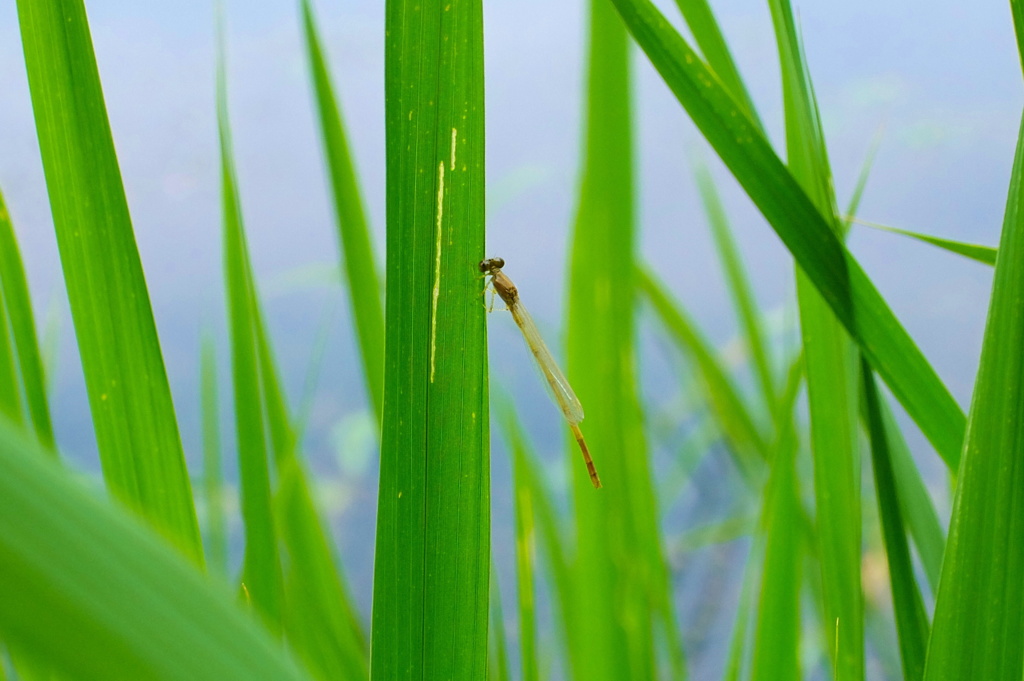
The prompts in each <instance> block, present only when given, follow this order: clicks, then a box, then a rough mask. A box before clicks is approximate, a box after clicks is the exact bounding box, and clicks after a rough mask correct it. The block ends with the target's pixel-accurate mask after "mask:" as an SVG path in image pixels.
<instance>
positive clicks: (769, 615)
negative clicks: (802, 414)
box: [730, 361, 807, 681]
mask: <svg viewBox="0 0 1024 681" xmlns="http://www.w3.org/2000/svg"><path fill="white" fill-rule="evenodd" d="M802 368H803V362H802V361H800V362H796V363H794V365H793V367H792V369H791V371H790V373H789V375H788V376H787V377H786V379H787V380H786V384H785V388H784V390H783V393H782V397H781V406H780V408H779V412H778V413H779V426H780V427H779V431H778V433H777V435H776V439H775V442H774V443H773V445H772V446H773V450H774V454H773V456H772V460H771V471H770V473H769V477H768V481H767V483H766V484H765V488H764V491H763V493H762V495H761V517H760V520H759V522H758V525H759V530H760V534H761V537H762V539H761V540H759V541H758V542H757V544H756V545H757V546H759V547H761V548H763V551H764V557H763V562H761V574H760V580H761V584H760V590H759V594H758V607H757V613H756V615H755V620H756V625H755V631H754V641H753V646H752V647H753V656H752V662H751V674H750V678H751V679H754V681H762V680H763V681H787V680H789V679H799V678H801V674H800V648H799V646H800V628H801V627H800V591H801V587H802V585H803V576H802V574H801V565H802V559H803V534H804V531H805V528H806V522H807V521H806V519H805V517H804V515H803V508H802V506H801V503H800V497H799V480H798V477H797V470H796V468H797V467H796V455H797V451H798V448H799V440H798V438H797V434H796V432H795V431H794V428H795V421H796V419H795V416H794V414H793V408H794V405H795V403H796V397H797V394H798V393H799V392H800V385H801V378H802V371H801V369H802ZM759 558H760V556H758V555H756V554H753V553H751V557H750V558H749V559H748V560H751V561H757V560H759ZM738 624H739V625H742V621H740V622H739V623H738ZM735 637H736V638H735V639H734V644H735V645H740V644H739V641H740V640H741V637H742V630H741V629H740V628H737V630H736V634H735ZM733 658H734V662H733V663H731V665H730V666H731V668H732V669H733V670H736V669H738V668H739V666H740V665H741V658H742V655H739V654H738V653H737V654H734V655H733Z"/></svg>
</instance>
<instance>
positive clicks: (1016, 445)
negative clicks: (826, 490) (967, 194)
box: [925, 121, 1024, 681]
mask: <svg viewBox="0 0 1024 681" xmlns="http://www.w3.org/2000/svg"><path fill="white" fill-rule="evenodd" d="M1022 299H1024V121H1022V126H1021V132H1020V133H1019V136H1018V141H1017V153H1016V157H1015V159H1014V163H1013V173H1012V175H1011V178H1010V190H1009V197H1008V198H1007V203H1006V214H1005V217H1004V221H1003V234H1002V237H1001V239H1000V242H999V257H998V258H997V260H996V269H995V276H994V279H993V282H992V299H991V302H990V303H989V311H988V321H987V322H986V325H985V337H984V340H983V342H982V349H981V362H980V365H979V367H978V377H977V379H976V381H975V384H974V396H973V398H972V400H971V412H970V419H969V421H968V424H969V425H968V429H967V441H966V442H965V443H964V456H963V461H962V463H961V465H960V471H959V475H958V484H957V488H956V496H955V497H954V500H953V515H952V518H951V520H950V528H949V539H948V540H947V543H946V554H945V557H944V559H943V562H942V578H941V580H940V582H939V592H938V595H937V596H936V599H935V619H934V623H933V628H932V636H931V640H930V641H929V644H928V662H927V668H926V671H925V678H926V679H928V681H940V680H945V679H1019V678H1020V677H1021V675H1022V673H1024V648H1022V647H1021V641H1022V640H1024V580H1021V578H1020V576H1021V575H1022V574H1024V542H1021V541H1020V538H1021V537H1022V536H1024V514H1022V513H1021V512H1020V509H1021V508H1022V505H1024V466H1022V465H1021V460H1022V457H1024V420H1022V419H1021V414H1024V353H1022V352H1021V348H1022V347H1024V305H1022V304H1021V300H1022Z"/></svg>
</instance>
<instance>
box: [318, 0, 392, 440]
mask: <svg viewBox="0 0 1024 681" xmlns="http://www.w3.org/2000/svg"><path fill="white" fill-rule="evenodd" d="M302 20H303V28H304V29H305V38H306V48H307V50H308V54H309V65H310V70H311V71H312V75H313V85H314V90H315V92H316V102H317V109H318V112H319V117H320V132H321V134H322V140H323V147H324V156H325V157H326V159H327V167H328V170H329V171H330V178H331V190H332V193H333V196H334V210H335V214H336V217H337V220H338V235H339V238H340V241H341V247H342V248H341V251H342V261H343V263H344V272H345V275H346V279H347V283H348V295H349V303H350V308H351V310H352V317H353V319H354V320H355V328H356V333H357V336H358V339H359V349H360V352H361V353H362V360H363V375H364V376H365V378H366V385H367V390H368V392H369V398H370V403H371V406H372V407H373V411H374V413H375V414H376V415H377V421H378V423H379V422H380V417H381V409H382V405H383V392H384V385H383V380H384V373H383V372H384V311H383V307H382V305H381V301H380V291H381V287H380V279H379V277H378V276H377V265H376V262H377V260H376V258H375V257H374V252H373V243H372V240H371V238H370V227H369V224H368V223H367V221H366V211H365V210H364V208H363V199H362V195H361V192H360V190H359V183H358V179H357V175H356V170H355V165H354V163H353V161H352V154H351V152H350V151H349V145H348V139H347V136H346V134H345V125H344V123H343V122H342V117H341V108H340V107H339V105H338V99H337V97H336V96H335V94H334V88H333V87H332V85H331V77H330V73H329V72H328V68H327V61H326V58H325V56H324V51H323V48H322V47H321V45H320V38H319V37H318V35H317V33H318V31H317V27H316V20H315V18H314V17H313V9H312V7H311V6H310V2H309V0H302Z"/></svg>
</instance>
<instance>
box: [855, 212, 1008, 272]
mask: <svg viewBox="0 0 1024 681" xmlns="http://www.w3.org/2000/svg"><path fill="white" fill-rule="evenodd" d="M853 221H854V222H856V223H857V224H860V225H864V226H865V227H871V228H872V229H879V230H882V231H883V232H892V233H893V234H902V235H903V236H908V237H910V238H911V239H917V240H918V241H923V242H924V243H926V244H931V245H932V246H938V247H939V248H942V249H944V250H947V251H949V252H950V253H956V254H957V255H962V256H964V257H965V258H970V259H971V260H977V261H978V262H980V263H984V264H985V265H995V264H996V255H998V253H999V252H998V250H997V249H995V248H992V247H991V246H980V245H978V244H968V243H964V242H963V241H953V240H952V239H943V238H942V237H937V236H931V235H928V234H921V233H920V232H911V231H909V230H906V229H898V228H896V227H887V226H885V225H880V224H878V223H875V222H865V221H864V220H857V219H854V220H853Z"/></svg>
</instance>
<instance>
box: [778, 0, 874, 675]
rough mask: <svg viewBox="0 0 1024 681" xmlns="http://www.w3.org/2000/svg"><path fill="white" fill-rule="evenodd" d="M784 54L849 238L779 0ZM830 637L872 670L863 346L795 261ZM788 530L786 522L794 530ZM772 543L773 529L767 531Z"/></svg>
mask: <svg viewBox="0 0 1024 681" xmlns="http://www.w3.org/2000/svg"><path fill="white" fill-rule="evenodd" d="M769 5H770V7H771V10H772V19H773V21H774V24H775V35H776V40H777V41H778V48H779V59H780V62H781V64H782V92H783V101H784V104H785V114H786V151H787V158H788V160H789V169H790V171H791V172H792V173H793V177H794V178H795V179H796V180H797V181H798V182H799V183H800V185H801V186H802V187H803V189H804V191H806V192H807V195H808V197H810V198H811V200H812V201H814V203H815V205H816V206H817V208H818V210H819V211H820V212H821V214H822V215H823V216H825V218H826V220H827V221H829V222H831V226H832V229H833V230H834V231H835V233H836V234H837V236H839V237H840V238H842V235H843V226H842V224H841V223H840V222H839V220H838V218H837V217H836V215H837V212H838V211H837V209H836V198H835V194H834V193H833V190H832V186H833V183H832V171H831V168H830V166H829V161H828V152H827V150H826V145H825V138H824V131H823V130H822V128H821V121H820V119H819V116H818V105H817V102H816V101H815V98H814V92H813V88H812V85H811V82H810V76H809V75H808V70H807V64H806V62H805V60H804V57H803V50H802V46H801V45H800V40H799V36H798V35H797V31H796V24H795V21H794V20H793V11H792V8H791V7H790V4H789V1H788V0H771V2H770V3H769ZM796 279H797V286H796V290H797V302H798V305H799V308H800V332H801V337H802V340H803V349H804V363H805V377H806V380H807V398H808V399H807V403H808V412H809V414H810V431H811V451H812V454H813V458H814V501H815V511H816V515H817V535H818V536H817V539H818V557H819V560H820V563H821V581H822V593H823V603H822V605H823V612H824V616H823V620H824V621H823V624H824V628H825V641H826V644H827V645H828V646H829V652H830V654H831V657H832V662H833V665H834V669H835V679H837V681H858V680H859V679H863V678H864V603H863V596H862V595H861V575H860V560H859V557H860V553H861V513H860V498H861V491H860V475H861V473H860V468H861V467H860V456H859V442H858V439H857V436H858V433H857V426H858V423H857V405H858V400H857V390H858V382H857V377H858V370H857V350H856V346H854V344H853V343H851V342H850V339H849V337H848V336H847V335H846V331H845V330H844V329H843V327H842V325H841V324H840V323H839V321H838V320H837V319H836V318H835V316H834V315H833V314H832V311H831V310H830V309H829V307H828V304H827V303H826V302H825V300H824V299H823V298H822V296H821V295H820V294H819V293H818V291H817V290H816V289H815V288H814V285H813V284H812V282H811V281H810V279H809V278H808V277H807V275H806V274H804V272H803V271H800V270H799V269H798V270H797V273H796ZM786 531H788V530H786ZM768 541H769V543H770V542H771V538H770V537H769V540H768Z"/></svg>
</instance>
